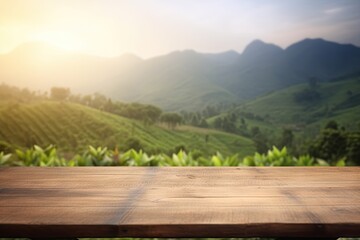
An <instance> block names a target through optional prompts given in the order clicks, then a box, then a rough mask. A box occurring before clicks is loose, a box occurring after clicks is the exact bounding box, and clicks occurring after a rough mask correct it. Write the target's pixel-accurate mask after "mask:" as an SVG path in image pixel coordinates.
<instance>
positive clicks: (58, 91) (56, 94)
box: [50, 87, 71, 101]
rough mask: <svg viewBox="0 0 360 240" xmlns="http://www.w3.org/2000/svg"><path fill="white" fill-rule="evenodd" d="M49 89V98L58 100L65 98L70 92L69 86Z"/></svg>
mask: <svg viewBox="0 0 360 240" xmlns="http://www.w3.org/2000/svg"><path fill="white" fill-rule="evenodd" d="M50 91H51V93H50V96H51V98H52V99H54V100H58V101H64V100H67V99H68V98H69V96H70V94H71V92H70V89H69V88H62V87H52V88H51V90H50Z"/></svg>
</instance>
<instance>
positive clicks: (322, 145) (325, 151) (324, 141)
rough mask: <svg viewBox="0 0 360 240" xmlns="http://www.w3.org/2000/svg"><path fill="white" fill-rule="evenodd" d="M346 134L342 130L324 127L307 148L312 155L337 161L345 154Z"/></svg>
mask: <svg viewBox="0 0 360 240" xmlns="http://www.w3.org/2000/svg"><path fill="white" fill-rule="evenodd" d="M346 148H347V136H346V133H345V132H343V131H339V130H336V129H331V128H328V129H324V130H323V131H322V132H321V134H320V136H318V137H317V139H316V140H315V141H314V142H313V144H312V145H311V146H310V148H309V152H310V154H311V155H312V156H314V157H318V158H322V159H324V160H327V161H337V160H339V159H340V158H342V157H344V156H346Z"/></svg>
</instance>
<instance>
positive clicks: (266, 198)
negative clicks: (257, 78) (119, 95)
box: [0, 167, 360, 238]
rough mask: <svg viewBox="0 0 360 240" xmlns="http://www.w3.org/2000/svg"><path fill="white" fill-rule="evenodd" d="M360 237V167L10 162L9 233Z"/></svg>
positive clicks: (5, 207) (6, 183)
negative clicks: (32, 164) (47, 165)
mask: <svg viewBox="0 0 360 240" xmlns="http://www.w3.org/2000/svg"><path fill="white" fill-rule="evenodd" d="M285 236H287V237H356V236H357V237H359V236H360V168H359V167H342V168H336V167H277V168H276V167H272V168H270V167H263V168H256V167H246V168H235V167H221V168H214V167H169V168H165V167H164V168H158V167H143V168H141V167H77V168H36V167H34V168H22V167H17V168H0V237H33V238H35V237H285Z"/></svg>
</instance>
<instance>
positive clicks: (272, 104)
mask: <svg viewBox="0 0 360 240" xmlns="http://www.w3.org/2000/svg"><path fill="white" fill-rule="evenodd" d="M308 89H309V85H308V84H298V85H294V86H291V87H288V88H285V89H282V90H279V91H274V92H272V93H269V94H266V95H264V96H261V97H258V98H256V99H254V100H250V101H248V102H246V103H243V104H240V105H239V106H237V107H236V108H235V109H232V110H231V111H230V114H231V113H235V114H236V115H237V116H238V118H237V120H236V122H235V124H236V126H237V127H240V126H241V118H243V119H244V120H245V122H246V125H247V128H248V129H251V127H255V126H257V127H260V129H261V130H262V132H265V133H266V134H268V135H269V134H270V135H275V136H278V137H279V136H280V134H281V132H282V130H283V129H284V128H289V129H292V130H294V131H295V132H298V133H302V134H303V135H304V137H305V136H307V137H311V136H313V135H316V133H318V132H319V130H320V129H321V128H323V127H324V126H325V124H326V123H327V122H329V121H330V120H335V121H336V122H338V123H339V124H340V126H344V127H346V129H348V130H358V129H359V127H360V125H359V124H360V121H359V116H360V74H358V75H357V76H352V77H343V78H338V79H336V80H333V81H328V82H321V83H319V84H318V85H317V86H316V87H315V91H316V92H317V94H318V98H316V99H313V100H310V99H306V97H307V95H305V100H304V101H300V102H299V100H297V99H296V96H297V95H298V94H299V93H304V92H305V93H306V92H307V91H308ZM228 114H229V113H223V114H220V115H218V116H215V117H212V118H209V119H208V122H209V123H211V124H212V125H213V126H214V122H215V120H216V119H217V118H224V117H225V116H227V115H228ZM249 116H250V117H249ZM253 116H256V117H255V118H254V117H253Z"/></svg>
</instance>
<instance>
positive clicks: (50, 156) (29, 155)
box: [11, 145, 68, 167]
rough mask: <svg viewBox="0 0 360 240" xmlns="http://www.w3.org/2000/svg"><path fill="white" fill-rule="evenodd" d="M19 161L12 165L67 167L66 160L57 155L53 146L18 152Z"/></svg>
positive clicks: (35, 147)
mask: <svg viewBox="0 0 360 240" xmlns="http://www.w3.org/2000/svg"><path fill="white" fill-rule="evenodd" d="M15 152H16V156H17V161H14V162H13V163H11V165H15V166H16V165H18V166H40V167H48V166H67V165H68V164H67V162H66V160H65V159H63V158H60V157H59V156H58V154H57V151H56V148H55V146H53V145H50V146H48V147H47V148H45V149H43V148H41V147H39V146H37V145H35V146H34V147H33V148H30V149H27V150H24V151H22V150H19V149H17V150H16V151H15Z"/></svg>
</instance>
